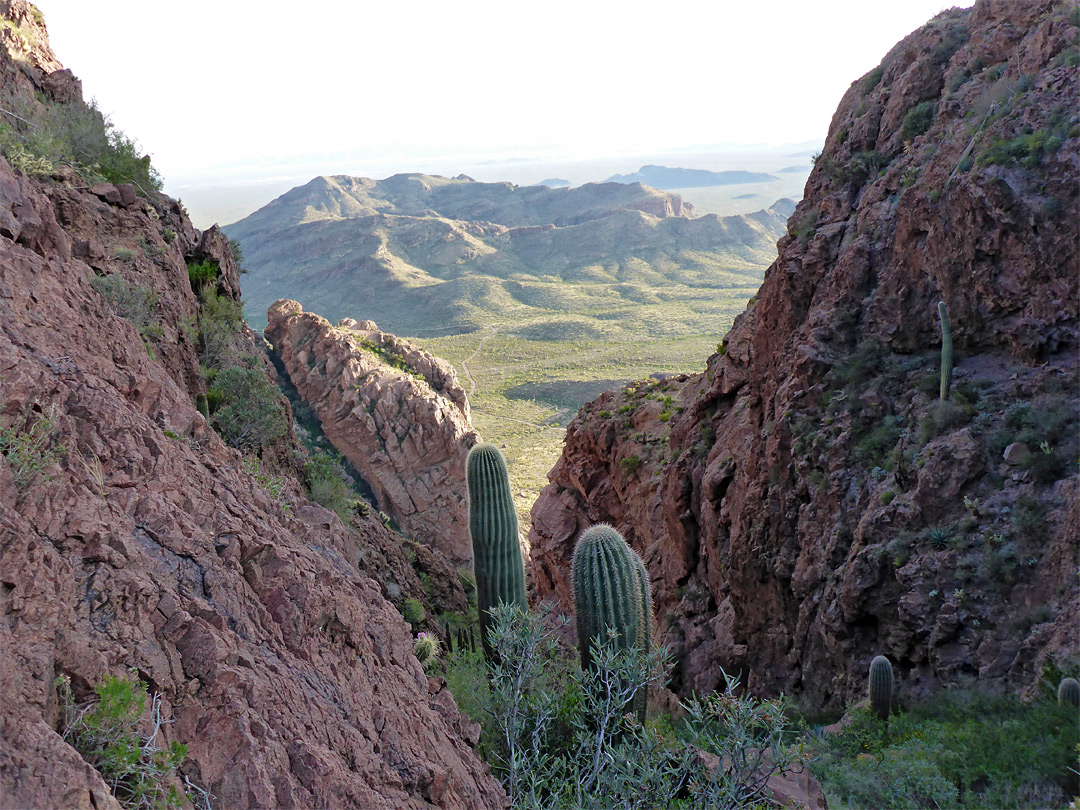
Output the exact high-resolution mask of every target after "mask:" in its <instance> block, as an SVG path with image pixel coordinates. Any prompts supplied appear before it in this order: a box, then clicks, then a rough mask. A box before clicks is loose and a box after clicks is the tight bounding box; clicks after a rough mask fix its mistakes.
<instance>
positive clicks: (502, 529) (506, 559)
mask: <svg viewBox="0 0 1080 810" xmlns="http://www.w3.org/2000/svg"><path fill="white" fill-rule="evenodd" d="M465 470H466V479H467V483H468V488H469V537H470V538H471V539H472V549H473V573H474V574H475V576H476V606H477V609H478V611H479V613H480V641H481V643H482V644H483V645H484V658H485V659H487V660H488V661H493V660H494V658H493V657H492V649H491V645H490V643H489V641H488V627H489V625H490V624H491V616H490V614H489V613H488V611H489V610H491V608H493V607H496V606H497V605H498V604H499V603H504V604H507V605H519V606H520V607H521V609H522V610H525V609H526V608H528V600H527V598H526V596H525V562H524V561H523V560H522V558H521V545H520V544H519V542H518V520H517V511H516V510H515V509H514V499H513V497H512V496H511V494H510V474H509V473H508V472H507V469H506V459H504V458H503V454H502V453H501V452H499V448H498V447H496V446H495V445H493V444H490V443H488V442H482V443H481V444H478V445H476V446H475V447H473V449H472V450H470V451H469V457H468V459H467V460H466V462H465Z"/></svg>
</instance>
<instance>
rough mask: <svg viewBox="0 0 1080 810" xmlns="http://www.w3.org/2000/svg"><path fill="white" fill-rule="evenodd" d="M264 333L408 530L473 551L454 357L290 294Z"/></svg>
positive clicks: (450, 552) (386, 508)
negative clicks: (314, 309) (322, 312)
mask: <svg viewBox="0 0 1080 810" xmlns="http://www.w3.org/2000/svg"><path fill="white" fill-rule="evenodd" d="M267 318H268V319H269V322H270V325H269V326H268V327H267V328H266V339H267V340H268V341H270V344H271V345H272V346H273V347H274V352H275V353H276V354H277V356H278V357H279V358H280V359H281V362H282V363H283V364H284V366H285V370H286V371H287V373H288V375H289V378H290V380H291V381H292V383H293V385H295V386H296V388H297V390H298V391H299V392H300V395H301V396H302V397H303V398H304V401H305V402H306V403H307V404H308V405H309V406H310V407H311V409H312V410H313V411H314V412H315V414H316V415H317V416H318V417H319V420H320V422H321V423H322V429H323V432H324V433H325V434H326V436H327V438H328V439H330V441H331V442H332V443H333V445H334V447H335V448H336V449H337V451H338V452H339V453H341V454H342V455H343V456H344V457H345V458H346V459H348V461H349V462H350V463H351V464H352V465H353V467H354V468H355V469H356V470H357V472H359V473H360V475H361V476H362V477H363V479H364V481H365V483H367V485H368V486H369V487H370V488H371V490H372V492H373V493H374V494H375V498H376V499H377V501H378V504H379V508H380V509H381V510H382V511H383V512H385V513H386V514H387V515H389V516H390V518H391V519H393V520H394V521H396V522H397V523H398V524H399V525H400V526H401V528H402V530H403V531H404V532H405V533H406V534H407V535H409V536H412V537H415V538H416V539H417V540H419V541H421V542H424V543H427V544H429V545H431V546H433V547H434V548H437V549H439V550H440V551H442V552H443V553H445V554H446V555H447V556H448V557H449V558H450V559H451V560H452V561H454V562H455V563H456V564H458V565H462V564H467V563H468V562H469V561H470V560H471V559H472V546H471V545H470V542H469V521H468V514H467V512H468V500H467V497H466V494H465V484H464V482H465V457H466V456H467V455H468V452H469V448H470V447H472V446H473V445H474V444H476V442H477V441H478V440H479V438H478V436H477V433H476V431H475V430H473V428H472V426H471V425H470V424H469V402H468V399H467V398H466V396H465V392H464V390H462V388H461V386H460V385H458V382H457V374H456V373H455V371H454V368H453V366H451V365H450V364H449V363H447V362H446V361H444V360H440V359H438V358H436V357H433V356H432V355H431V354H429V353H427V352H425V351H423V350H421V349H419V348H418V347H416V346H414V345H413V344H411V343H409V342H408V341H405V340H401V339H400V338H397V337H395V336H394V335H389V334H386V333H384V332H380V331H379V329H378V328H377V327H376V326H375V324H374V323H372V322H371V321H359V322H358V321H354V320H352V319H349V318H345V319H343V320H342V321H341V322H339V324H338V326H337V327H333V326H331V325H330V322H329V321H327V320H326V319H325V318H322V317H320V316H318V315H314V314H312V313H310V312H304V311H303V308H302V307H301V306H300V304H298V303H297V302H296V301H286V300H281V301H277V302H276V303H275V304H274V305H273V306H271V307H270V310H269V311H268V312H267Z"/></svg>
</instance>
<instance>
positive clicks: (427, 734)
mask: <svg viewBox="0 0 1080 810" xmlns="http://www.w3.org/2000/svg"><path fill="white" fill-rule="evenodd" d="M0 12H2V13H3V15H4V22H5V26H4V27H2V28H0V40H2V42H3V43H4V44H5V45H6V46H7V47H6V48H0V72H2V73H3V79H4V82H3V97H4V98H3V100H4V103H5V105H7V104H8V103H9V102H10V101H11V100H12V99H15V97H16V96H18V97H20V98H21V101H22V102H23V103H25V104H26V105H28V109H31V108H33V109H37V108H34V106H33V105H35V104H40V105H43V107H42V110H39V111H40V112H42V113H43V114H44V112H45V111H46V110H45V108H46V107H48V108H49V109H50V110H51V109H53V108H52V106H51V105H56V104H61V103H64V104H71V105H75V104H81V100H79V99H78V98H77V97H76V93H77V88H78V84H77V80H74V78H73V77H71V76H70V74H68V73H66V72H65V71H62V70H61V68H60V66H59V65H58V64H57V63H56V61H55V59H54V58H53V57H52V55H51V52H49V51H48V47H47V40H46V35H45V31H44V27H43V26H42V24H41V21H40V15H39V14H38V13H37V11H36V9H34V8H33V7H32V6H30V5H29V4H27V3H25V2H22V0H9V1H8V2H3V3H0ZM7 23H10V25H8V24H7ZM12 31H16V33H19V32H21V33H22V36H21V37H19V36H15V35H14V34H12ZM13 37H14V39H13ZM13 42H15V44H14V45H13ZM16 45H17V47H16ZM24 46H25V47H24ZM35 92H36V93H39V94H40V95H39V96H38V97H37V99H35V97H34V93H35ZM6 108H7V107H5V109H6ZM58 112H61V113H62V112H63V110H58ZM50 120H52V119H50ZM35 173H36V174H37V175H38V176H37V177H35V178H31V177H29V176H28V175H26V174H24V173H23V172H20V171H15V170H13V169H12V168H11V167H10V166H9V164H8V162H6V161H4V160H0V431H2V433H3V438H2V440H0V443H2V445H3V455H2V457H0V694H2V695H3V700H2V701H0V806H3V807H116V806H117V805H116V802H115V799H114V798H113V797H112V796H111V795H110V793H109V789H108V788H107V787H106V785H105V783H104V782H103V781H102V779H101V777H100V776H99V775H98V774H97V772H96V771H94V770H93V769H92V768H90V767H89V765H87V763H86V762H84V760H83V759H82V757H81V756H80V755H79V753H78V752H77V751H76V750H75V749H73V748H72V747H71V746H70V745H69V744H68V743H67V742H66V741H65V740H64V739H63V737H62V736H61V732H62V731H63V729H62V728H61V726H60V723H61V717H60V715H61V711H60V708H59V706H58V697H57V689H56V686H55V680H56V678H57V677H58V676H60V675H66V676H68V677H70V679H71V683H72V688H73V691H74V692H75V695H76V698H77V699H79V700H82V699H85V698H86V697H87V696H88V695H89V694H90V693H91V690H92V687H93V686H95V685H96V684H99V683H101V682H102V681H103V680H104V679H105V678H106V677H107V676H110V675H126V674H131V675H132V676H134V677H137V678H139V679H140V680H141V681H142V682H143V683H144V684H146V685H147V687H148V688H149V690H150V691H151V692H152V693H153V694H155V695H158V696H159V697H160V699H161V701H162V705H163V708H164V712H165V714H166V716H168V717H171V718H172V719H173V721H174V722H172V723H171V724H170V725H167V726H166V727H165V728H164V730H163V732H162V733H163V735H164V737H165V738H167V740H174V739H175V740H182V741H184V742H186V743H187V744H188V745H189V750H188V754H187V757H186V759H185V761H184V763H183V765H182V766H181V772H182V773H183V774H185V775H186V776H187V777H189V778H190V779H191V780H192V782H193V783H195V784H196V785H198V786H200V787H202V788H204V789H205V790H207V791H209V792H210V793H211V794H212V795H213V796H214V797H215V798H214V800H213V802H214V806H215V807H232V808H247V807H313V806H320V807H335V808H336V807H342V808H344V807H352V808H365V810H366V809H367V808H403V807H410V808H413V807H415V808H420V807H432V806H440V807H459V808H465V807H470V808H471V807H499V806H501V805H502V803H503V801H504V798H503V793H502V790H501V788H500V787H499V785H498V784H497V782H495V780H493V779H492V778H491V776H490V775H489V774H488V772H487V769H486V766H484V765H483V764H482V763H481V761H480V760H479V758H478V757H477V756H476V754H475V752H474V750H473V748H472V745H473V744H475V741H476V734H477V731H478V729H477V727H475V726H471V725H470V724H469V723H468V722H467V720H466V719H465V718H463V716H461V715H460V714H459V713H458V712H457V709H456V707H455V706H454V703H453V700H452V699H451V698H450V696H449V694H448V693H447V692H446V690H445V689H443V688H442V686H441V684H440V683H439V682H437V681H434V680H429V679H428V678H427V677H426V676H425V675H424V672H423V670H422V669H421V667H420V665H419V664H418V663H417V661H416V659H415V658H414V657H413V655H412V647H411V633H410V631H409V627H408V626H407V625H406V624H405V622H404V621H403V619H402V618H401V616H400V615H399V613H398V612H397V611H396V610H395V609H394V607H393V606H392V605H391V604H390V603H389V602H388V601H387V600H386V599H385V598H384V596H383V589H384V585H385V582H377V581H375V580H373V579H371V578H370V577H369V576H368V575H367V574H366V573H365V570H366V569H365V566H367V567H368V568H369V569H370V570H372V572H373V573H374V572H375V569H379V570H378V574H379V576H380V577H383V578H386V577H390V576H393V577H396V578H397V579H398V580H399V582H400V588H399V590H400V589H408V588H419V587H420V585H419V583H418V582H417V581H416V580H417V575H416V573H415V572H412V571H411V570H402V566H403V565H404V567H405V568H408V566H407V563H404V564H403V563H402V561H401V555H402V552H401V550H400V548H401V538H400V537H399V536H398V535H395V534H392V533H390V532H387V531H386V530H385V529H384V528H383V526H382V525H381V523H380V522H379V521H378V520H377V519H376V518H374V517H368V518H364V517H360V516H356V517H355V518H353V519H352V520H351V521H350V523H349V525H345V524H343V523H342V521H341V520H340V519H339V518H338V517H337V516H336V515H334V514H333V513H331V512H329V511H328V510H326V509H323V508H322V507H320V506H318V505H316V504H313V503H310V502H309V501H307V499H306V498H305V497H304V496H303V493H302V491H301V490H300V487H299V486H298V484H297V483H296V480H295V479H294V478H292V477H291V476H292V474H293V472H295V470H296V469H297V468H298V467H299V466H300V465H302V461H303V458H302V450H301V448H300V446H299V445H298V444H297V443H296V441H295V439H293V438H291V436H286V437H285V438H284V439H280V440H278V441H277V442H276V443H275V444H273V445H271V446H267V447H266V448H264V449H263V452H262V458H261V459H259V460H258V461H257V462H254V461H251V460H249V461H248V462H245V461H244V460H243V459H242V458H241V455H240V453H239V452H238V451H236V450H234V449H232V448H231V447H228V446H226V445H225V444H224V443H223V442H222V441H221V439H219V438H218V436H217V435H216V433H215V432H214V431H213V430H211V429H210V428H209V427H208V425H207V423H206V420H205V419H204V418H203V417H202V416H201V415H200V413H199V411H198V410H197V409H196V407H195V397H196V395H197V394H199V393H204V392H205V385H204V383H203V381H202V376H201V374H200V372H199V363H198V360H199V355H198V351H199V345H198V340H197V339H196V337H195V336H194V332H193V327H192V324H194V323H197V322H199V316H200V315H201V314H204V313H203V312H202V310H201V306H204V304H200V300H199V298H198V297H197V296H196V295H195V293H194V292H192V286H191V284H190V283H189V277H188V271H187V267H186V264H187V262H188V261H198V260H210V261H212V262H213V263H214V264H215V265H216V266H217V267H218V268H219V276H218V278H217V283H216V290H217V293H218V295H219V296H220V297H221V298H222V299H223V300H235V299H238V298H239V284H238V276H237V271H236V267H235V264H234V263H233V260H232V255H231V253H230V252H229V250H228V246H227V243H226V242H225V240H224V238H223V237H222V236H221V234H220V233H219V232H217V231H216V229H212V230H211V231H208V232H206V233H199V232H197V231H196V230H195V229H194V228H193V227H192V226H191V224H190V222H188V220H187V219H186V217H185V216H184V215H183V212H182V210H181V208H180V207H179V205H178V204H176V203H175V202H173V201H171V200H169V199H167V198H164V197H161V196H159V195H154V194H151V195H150V196H149V197H147V198H144V197H136V196H135V195H134V193H133V189H132V187H130V186H124V185H121V186H114V185H112V184H105V183H98V184H96V185H92V184H88V183H86V182H85V181H84V180H83V179H82V178H81V177H79V176H78V175H77V174H76V173H75V172H73V171H72V170H70V169H68V168H66V167H64V166H53V167H52V168H51V169H48V170H45V169H43V168H41V167H40V165H39V167H38V170H36V172H35ZM101 278H109V279H111V280H112V281H111V282H110V283H112V284H113V285H115V286H113V287H111V288H109V289H112V290H116V289H118V288H122V289H125V290H128V291H131V290H135V289H137V288H141V289H143V290H144V292H146V293H149V294H151V295H150V298H149V299H148V298H146V297H144V298H142V299H140V300H142V301H143V302H144V303H145V302H146V301H147V300H149V301H151V303H150V304H149V305H148V306H147V307H146V310H145V311H144V312H143V313H142V315H144V316H146V317H147V318H148V320H142V321H141V322H140V324H139V326H141V327H142V331H140V328H139V326H137V325H136V323H135V322H134V321H133V318H134V316H133V315H131V314H130V313H128V315H129V317H127V318H124V317H120V316H119V315H118V314H117V312H118V309H117V305H116V303H115V302H111V301H110V300H107V298H106V297H104V296H103V295H102V293H101V292H99V291H100V290H102V289H105V288H104V287H103V286H102V284H101V282H100V281H95V279H101ZM249 343H250V348H251V350H252V351H254V350H255V349H256V348H257V347H258V345H259V344H260V343H261V341H260V342H256V341H254V340H250V341H249ZM257 367H258V366H257ZM31 438H35V439H37V440H38V441H36V442H29V441H28V439H31ZM252 463H257V464H258V465H259V466H260V467H263V466H264V465H265V467H266V468H267V469H269V470H274V471H276V473H277V474H278V475H279V476H280V479H279V486H278V487H273V486H270V485H269V484H267V481H268V479H267V478H265V477H262V476H260V479H259V480H256V478H255V477H254V476H253V475H252V474H251V473H250V472H249V470H251V466H250V465H251V464H252ZM260 481H262V483H260ZM267 486H269V489H268V488H266V487H267Z"/></svg>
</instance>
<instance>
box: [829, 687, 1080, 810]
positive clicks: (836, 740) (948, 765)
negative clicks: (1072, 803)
mask: <svg viewBox="0 0 1080 810" xmlns="http://www.w3.org/2000/svg"><path fill="white" fill-rule="evenodd" d="M853 719H854V722H853V723H852V724H851V725H850V726H848V727H847V728H845V729H843V730H842V731H840V732H839V733H837V734H834V735H831V736H827V737H824V738H816V739H813V740H810V741H808V742H809V744H810V749H811V750H810V753H812V754H815V755H816V758H815V759H814V761H813V763H812V765H811V770H812V771H813V772H814V774H815V775H816V776H817V777H818V778H819V779H820V780H821V782H822V785H823V786H824V788H825V790H826V791H827V792H828V793H829V794H830V795H833V796H836V797H838V798H839V799H840V800H841V801H842V802H844V803H845V804H847V805H848V806H849V807H851V808H879V807H890V808H891V807H897V808H920V807H938V808H961V807H963V808H988V809H989V808H1018V809H1019V808H1026V807H1030V806H1033V805H1032V799H1033V797H1043V799H1044V800H1045V801H1040V802H1038V803H1037V805H1036V806H1058V805H1060V804H1064V803H1065V802H1066V801H1067V799H1066V795H1075V792H1076V781H1075V772H1073V771H1071V767H1072V765H1073V764H1074V758H1073V757H1074V751H1075V749H1076V745H1077V743H1078V741H1080V727H1078V725H1077V722H1076V712H1075V709H1072V710H1069V709H1066V708H1065V707H1061V706H1058V705H1057V702H1056V699H1054V698H1053V695H1052V694H1051V695H1050V696H1044V697H1042V698H1040V699H1038V700H1036V701H1032V702H1030V703H1026V702H1024V701H1022V700H1021V699H1020V698H1017V697H1013V696H1006V695H995V694H990V693H987V692H984V691H979V690H956V691H950V692H946V693H942V694H941V695H939V696H937V697H936V698H934V699H933V700H931V701H928V702H926V703H924V704H920V705H917V706H912V707H910V708H909V709H908V710H907V711H901V712H899V713H897V714H894V715H893V716H892V717H891V719H890V721H889V724H888V725H887V726H886V725H885V724H884V723H881V722H880V721H879V720H878V719H877V718H875V717H873V716H872V715H871V714H870V712H869V710H868V709H859V710H855V711H854V713H853Z"/></svg>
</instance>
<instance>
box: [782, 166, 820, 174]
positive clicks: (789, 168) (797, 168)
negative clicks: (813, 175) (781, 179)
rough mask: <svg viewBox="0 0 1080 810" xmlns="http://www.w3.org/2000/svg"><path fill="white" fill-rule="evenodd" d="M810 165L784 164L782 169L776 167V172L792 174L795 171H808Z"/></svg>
mask: <svg viewBox="0 0 1080 810" xmlns="http://www.w3.org/2000/svg"><path fill="white" fill-rule="evenodd" d="M811 168H812V167H810V166H785V167H784V168H782V169H777V170H776V173H777V174H794V173H795V172H808V171H810V169H811Z"/></svg>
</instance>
